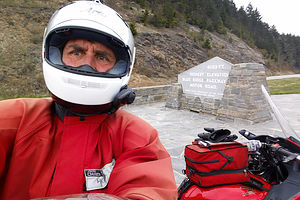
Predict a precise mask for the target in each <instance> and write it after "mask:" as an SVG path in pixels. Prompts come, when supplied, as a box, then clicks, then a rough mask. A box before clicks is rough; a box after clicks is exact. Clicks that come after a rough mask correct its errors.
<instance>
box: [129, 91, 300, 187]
mask: <svg viewBox="0 0 300 200" xmlns="http://www.w3.org/2000/svg"><path fill="white" fill-rule="evenodd" d="M272 99H273V101H274V103H275V104H276V105H277V107H278V108H279V110H280V111H281V112H282V114H283V115H284V116H285V118H286V119H287V120H288V122H289V123H290V125H291V126H292V128H293V129H294V130H295V131H296V132H297V133H299V134H300V94H290V95H273V96H272ZM164 105H165V103H155V104H149V105H137V106H127V107H125V108H124V109H125V110H127V111H129V112H131V113H133V114H135V115H138V116H139V117H141V118H143V119H144V120H146V121H147V122H149V123H150V124H151V125H152V126H153V127H155V128H156V129H157V130H158V132H159V137H160V140H161V141H162V143H163V145H164V146H165V148H166V149H167V151H168V152H169V153H170V155H171V158H172V165H173V169H174V175H175V179H176V183H177V185H178V184H180V182H181V181H182V180H183V178H184V175H183V174H182V173H181V171H182V170H183V169H185V163H184V159H183V150H184V146H185V145H187V144H190V143H191V142H192V141H193V140H194V139H195V137H196V136H197V134H198V133H200V132H202V131H203V128H204V127H214V128H227V129H229V130H231V132H232V133H237V134H238V131H239V130H241V129H247V130H249V131H251V132H253V133H256V134H272V135H282V132H281V129H280V126H279V125H278V123H277V122H276V121H275V120H273V121H268V122H263V123H258V124H254V125H249V124H241V123H239V124H238V123H229V122H224V121H220V120H216V119H215V116H212V115H207V114H199V113H194V112H190V111H185V110H175V109H169V108H166V107H165V106H164ZM240 139H241V138H240Z"/></svg>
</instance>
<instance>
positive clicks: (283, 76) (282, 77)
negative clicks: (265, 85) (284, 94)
mask: <svg viewBox="0 0 300 200" xmlns="http://www.w3.org/2000/svg"><path fill="white" fill-rule="evenodd" d="M296 77H300V74H291V75H280V76H269V77H267V80H273V79H284V78H296Z"/></svg>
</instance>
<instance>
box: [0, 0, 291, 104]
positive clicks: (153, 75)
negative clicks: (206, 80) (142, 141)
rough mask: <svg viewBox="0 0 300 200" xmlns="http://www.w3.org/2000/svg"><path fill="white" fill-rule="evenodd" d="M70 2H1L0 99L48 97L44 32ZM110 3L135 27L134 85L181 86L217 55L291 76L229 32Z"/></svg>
mask: <svg viewBox="0 0 300 200" xmlns="http://www.w3.org/2000/svg"><path fill="white" fill-rule="evenodd" d="M66 2H68V1H67V0H57V1H42V0H32V1H30V2H28V1H26V0H2V1H1V2H0V8H1V9H0V15H1V16H2V17H1V18H0V27H1V32H0V98H10V97H17V96H36V95H47V89H46V87H45V85H44V81H43V76H42V67H41V66H42V65H41V46H42V34H43V30H44V27H45V26H46V23H47V21H48V19H49V18H50V16H51V14H52V13H53V12H54V11H55V10H56V8H58V7H59V6H60V5H62V4H63V3H66ZM106 4H108V5H109V6H111V7H113V8H114V9H116V10H117V11H118V12H119V13H120V14H121V15H122V16H123V17H124V19H125V20H126V21H127V22H134V23H135V25H136V30H137V35H136V36H135V41H136V47H137V55H136V58H137V59H136V64H135V68H134V71H133V75H132V79H131V82H130V86H131V87H139V86H149V85H159V84H169V83H174V82H177V75H178V73H180V72H183V71H185V70H187V69H189V68H191V67H193V66H195V65H197V64H199V63H201V62H204V61H206V60H208V59H209V58H212V57H214V56H219V57H221V58H223V59H226V60H228V61H229V62H232V63H242V62H258V63H264V64H265V65H266V67H267V71H268V73H276V71H279V70H280V71H283V70H285V71H287V72H290V70H289V68H288V67H287V68H286V69H285V68H283V67H281V68H280V69H279V68H278V67H274V66H275V65H274V63H270V62H269V60H264V58H263V55H262V53H261V52H260V51H259V50H258V49H255V48H251V47H250V46H248V45H247V44H246V43H245V42H244V41H243V40H241V39H240V38H238V37H237V36H236V35H234V34H232V33H230V32H228V33H227V34H219V33H215V32H209V31H206V30H205V31H203V30H201V29H199V28H198V27H196V26H192V25H189V24H186V23H184V24H181V25H180V26H178V27H175V28H155V27H153V26H152V25H149V24H147V25H144V24H143V23H139V20H137V19H138V18H139V17H141V16H142V15H143V13H144V12H145V10H144V9H143V8H141V7H140V5H139V4H137V3H134V2H133V1H121V0H106ZM205 41H206V42H207V41H208V42H209V44H208V46H207V45H205ZM287 72H286V73H287Z"/></svg>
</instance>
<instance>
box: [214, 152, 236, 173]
mask: <svg viewBox="0 0 300 200" xmlns="http://www.w3.org/2000/svg"><path fill="white" fill-rule="evenodd" d="M217 152H218V153H219V154H221V155H222V156H223V157H224V158H226V160H227V161H226V162H225V163H224V164H223V165H222V167H221V168H220V170H221V169H223V168H224V167H225V166H226V165H227V164H230V163H232V162H233V157H232V156H227V155H226V154H224V153H223V152H222V151H217Z"/></svg>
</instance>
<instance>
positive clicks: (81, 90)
mask: <svg viewBox="0 0 300 200" xmlns="http://www.w3.org/2000/svg"><path fill="white" fill-rule="evenodd" d="M75 38H76V39H78V38H81V39H87V40H92V41H97V42H100V43H102V44H104V45H106V46H107V47H109V48H111V49H112V50H113V51H114V53H115V56H116V59H117V60H116V63H115V65H114V67H113V68H112V69H111V70H109V71H108V72H97V71H95V70H94V69H93V68H91V67H89V66H88V67H87V66H86V65H83V66H79V67H71V66H67V65H64V64H63V62H62V50H63V48H64V45H65V44H66V42H67V41H68V40H70V39H75ZM134 59H135V47H134V39H133V36H132V33H131V31H130V28H129V26H128V25H127V24H126V23H125V21H124V20H123V19H122V18H121V16H120V15H119V14H118V13H116V12H115V11H114V10H112V9H111V8H109V7H107V6H105V5H103V4H102V3H101V2H99V1H74V2H72V3H69V4H67V5H65V6H63V7H62V8H60V9H59V10H57V11H56V12H55V13H54V14H53V16H52V17H51V19H50V21H49V24H48V26H47V28H46V29H45V33H44V40H43V73H44V78H45V82H46V86H47V88H48V89H49V91H50V92H51V93H52V94H53V95H54V96H55V97H57V98H59V99H60V100H62V101H66V102H69V103H72V104H75V105H87V106H89V105H93V106H94V105H104V104H109V103H111V102H112V101H113V99H114V97H115V96H116V95H117V94H118V93H119V91H120V89H121V88H122V87H124V86H125V85H127V84H128V81H129V79H130V75H131V72H132V68H133V64H134Z"/></svg>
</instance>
